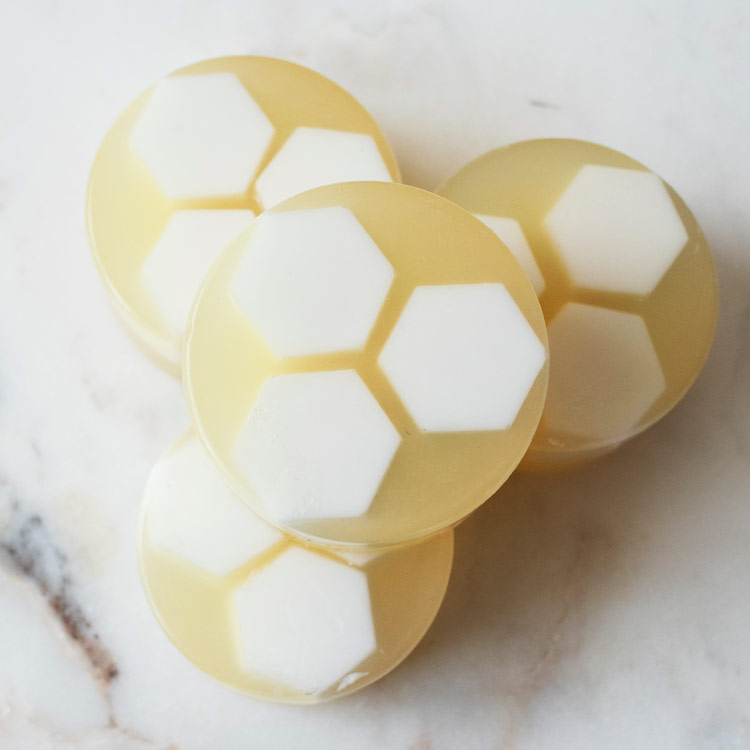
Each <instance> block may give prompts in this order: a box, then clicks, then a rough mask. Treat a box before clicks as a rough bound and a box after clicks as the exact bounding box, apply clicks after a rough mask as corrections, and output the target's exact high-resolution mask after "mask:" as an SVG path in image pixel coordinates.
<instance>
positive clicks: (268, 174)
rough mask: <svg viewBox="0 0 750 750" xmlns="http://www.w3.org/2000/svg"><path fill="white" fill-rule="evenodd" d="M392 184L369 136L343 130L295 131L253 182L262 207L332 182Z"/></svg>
mask: <svg viewBox="0 0 750 750" xmlns="http://www.w3.org/2000/svg"><path fill="white" fill-rule="evenodd" d="M359 180H373V181H376V182H391V175H390V173H389V172H388V167H387V166H386V165H385V162H384V161H383V157H382V156H381V155H380V151H379V150H378V146H377V144H376V143H375V141H374V140H373V138H372V136H369V135H366V134H364V133H347V132H346V131H343V130H324V129H322V128H296V129H295V131H294V132H293V133H292V134H291V135H290V136H289V138H288V139H287V141H286V143H284V145H283V146H282V147H281V148H280V149H279V151H278V153H277V154H276V155H275V156H274V157H273V159H271V162H270V163H269V164H268V166H267V167H266V168H265V169H264V170H263V172H261V174H260V177H258V179H257V180H256V182H255V190H256V193H257V197H258V200H259V201H260V203H261V205H262V206H263V207H264V208H270V207H271V206H275V205H276V204H277V203H280V202H281V201H283V200H286V199H287V198H291V197H292V196H293V195H297V193H303V192H304V191H305V190H311V189H312V188H316V187H320V186H321V185H331V184H333V183H335V182H356V181H359Z"/></svg>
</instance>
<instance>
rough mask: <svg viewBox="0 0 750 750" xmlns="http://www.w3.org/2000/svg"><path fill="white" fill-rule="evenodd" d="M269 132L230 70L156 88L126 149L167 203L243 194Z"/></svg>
mask: <svg viewBox="0 0 750 750" xmlns="http://www.w3.org/2000/svg"><path fill="white" fill-rule="evenodd" d="M273 134H274V127H273V125H272V124H271V122H270V120H269V119H268V118H267V117H266V115H265V114H264V113H263V110H261V108H260V107H259V106H258V105H257V104H256V102H255V100H254V99H253V98H252V97H251V96H250V94H249V93H248V91H247V89H245V87H244V86H243V85H242V84H241V83H240V80H239V79H238V78H237V76H235V75H234V74H232V73H210V74H205V75H175V76H169V77H167V78H164V79H162V80H161V81H159V83H157V84H156V86H155V87H154V90H153V92H152V94H151V97H150V98H149V100H148V102H147V103H146V106H145V107H144V108H143V111H142V112H141V114H140V116H139V118H138V121H137V122H136V125H135V127H134V128H133V132H132V134H131V136H130V146H131V148H132V149H133V150H134V151H135V152H136V153H137V154H138V156H140V157H141V159H143V161H144V162H145V164H146V166H147V167H148V169H149V171H150V172H151V174H152V175H153V177H154V179H155V180H156V181H157V182H158V183H159V185H160V186H161V189H162V190H163V191H164V193H165V194H166V195H167V196H168V197H169V198H175V199H184V198H208V197H213V196H225V195H240V194H242V193H244V192H245V190H247V188H248V186H249V185H250V182H251V180H252V178H253V176H254V175H255V172H256V171H257V169H258V167H259V166H260V162H261V159H262V158H263V155H264V154H265V152H266V149H267V148H268V146H269V144H270V142H271V139H272V137H273Z"/></svg>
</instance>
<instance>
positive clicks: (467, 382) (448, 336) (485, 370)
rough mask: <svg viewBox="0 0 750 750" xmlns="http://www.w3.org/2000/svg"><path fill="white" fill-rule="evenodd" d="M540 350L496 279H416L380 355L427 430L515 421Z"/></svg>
mask: <svg viewBox="0 0 750 750" xmlns="http://www.w3.org/2000/svg"><path fill="white" fill-rule="evenodd" d="M546 356H547V354H546V351H545V348H544V346H543V345H542V343H541V342H540V341H539V339H538V337H537V336H536V334H535V333H534V331H533V330H532V328H531V326H530V325H529V323H528V322H527V320H526V318H524V316H523V314H522V313H521V311H520V310H519V309H518V306H517V305H516V303H515V302H514V300H513V298H512V297H511V296H510V294H509V293H508V291H507V290H506V288H505V287H504V286H503V285H502V284H455V285H445V286H420V287H417V288H416V289H415V290H414V293H413V294H412V296H411V297H410V299H409V301H408V302H407V304H406V307H405V309H404V311H403V313H402V314H401V317H400V318H399V320H398V322H397V323H396V326H395V328H394V329H393V331H392V333H391V335H390V337H389V338H388V341H387V342H386V344H385V346H384V348H383V351H382V352H381V353H380V357H379V359H378V363H379V364H380V367H381V368H382V369H383V371H384V372H385V374H386V376H387V377H388V380H389V381H390V383H391V385H392V386H393V387H394V389H395V390H396V392H397V393H398V395H399V396H400V398H401V400H402V401H403V403H404V405H405V406H406V408H407V410H408V411H409V413H410V414H411V416H412V418H413V419H414V421H415V422H416V423H417V424H418V425H419V427H420V428H421V429H422V430H423V431H425V432H455V431H464V430H504V429H507V428H508V427H510V425H511V424H513V421H514V420H515V418H516V415H517V414H518V412H519V410H520V409H521V406H522V405H523V402H524V400H525V399H526V396H527V394H528V392H529V390H530V389H531V386H532V385H533V384H534V381H535V380H536V376H537V375H538V374H539V371H540V370H541V369H542V366H543V365H544V362H545V359H546Z"/></svg>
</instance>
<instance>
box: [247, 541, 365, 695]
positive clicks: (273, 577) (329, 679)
mask: <svg viewBox="0 0 750 750" xmlns="http://www.w3.org/2000/svg"><path fill="white" fill-rule="evenodd" d="M235 607H236V612H237V622H238V625H239V628H238V629H239V638H240V651H241V654H242V661H243V664H244V666H245V668H246V669H247V670H248V671H250V672H253V673H256V674H259V675H262V676H264V677H266V678H268V679H269V680H273V681H274V682H277V683H280V684H281V685H285V686H287V687H290V688H293V689H295V690H300V691H302V692H304V693H309V694H312V693H319V692H322V691H323V690H326V689H327V688H329V687H331V686H332V685H334V684H335V683H336V682H338V681H340V680H341V679H343V678H344V677H346V675H347V673H348V672H350V671H351V670H353V669H354V668H355V667H356V666H357V665H358V664H360V663H361V662H362V661H363V660H364V659H366V658H367V657H368V656H369V655H370V654H371V653H372V652H373V651H374V650H375V648H376V645H377V644H376V640H375V626H374V624H373V620H372V607H371V604H370V593H369V589H368V585H367V576H366V575H365V574H364V573H362V571H359V570H357V569H355V568H351V567H349V566H348V565H346V564H345V563H338V562H335V561H334V560H331V559H330V558H327V557H323V556H322V555H318V554H316V553H314V552H311V551H309V550H305V549H301V548H299V547H292V548H291V549H288V550H286V551H285V552H283V553H282V554H281V555H280V556H279V557H278V558H276V559H275V560H273V561H271V562H270V563H268V564H267V565H266V566H265V567H263V568H262V569H261V570H260V571H258V572H257V573H255V574H253V575H252V576H251V577H250V578H248V580H247V581H246V582H245V583H244V584H242V586H241V587H240V588H238V589H237V591H236V592H235Z"/></svg>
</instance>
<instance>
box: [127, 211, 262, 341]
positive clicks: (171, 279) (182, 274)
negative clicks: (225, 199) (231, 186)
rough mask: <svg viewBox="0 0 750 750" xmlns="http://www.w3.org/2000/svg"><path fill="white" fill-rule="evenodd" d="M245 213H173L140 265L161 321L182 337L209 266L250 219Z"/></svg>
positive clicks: (249, 212)
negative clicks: (194, 299) (191, 307)
mask: <svg viewBox="0 0 750 750" xmlns="http://www.w3.org/2000/svg"><path fill="white" fill-rule="evenodd" d="M253 216H254V214H253V212H252V211H246V210H224V211H219V210H203V211H192V210H191V211H176V212H175V213H174V214H172V216H171V217H170V219H169V221H168V222H167V226H166V227H165V228H164V231H163V232H162V233H161V235H160V236H159V239H158V240H157V241H156V244H155V245H154V247H153V248H152V250H151V252H150V253H149V255H148V257H147V258H146V260H145V262H144V264H143V266H142V267H141V275H142V278H143V283H144V285H145V286H146V288H147V289H148V291H149V293H150V294H151V299H152V301H153V303H154V305H155V306H156V308H157V309H158V310H159V313H160V314H161V316H162V319H163V320H164V322H165V323H166V324H167V326H168V327H169V329H170V330H171V331H172V333H174V334H182V333H183V332H184V330H185V324H186V323H187V318H188V313H189V312H190V306H191V305H192V303H193V298H194V297H195V294H196V292H197V291H198V287H199V286H200V284H201V281H203V277H204V276H205V275H206V272H207V271H208V269H209V267H210V265H211V263H213V261H214V260H215V259H216V256H217V255H218V254H219V253H220V252H221V251H222V250H223V249H224V246H225V245H227V244H228V243H229V242H230V240H232V239H234V237H235V236H236V235H237V234H239V233H240V232H241V231H242V230H243V229H244V228H245V227H246V226H247V225H248V224H249V223H250V221H251V220H252V219H253Z"/></svg>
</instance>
